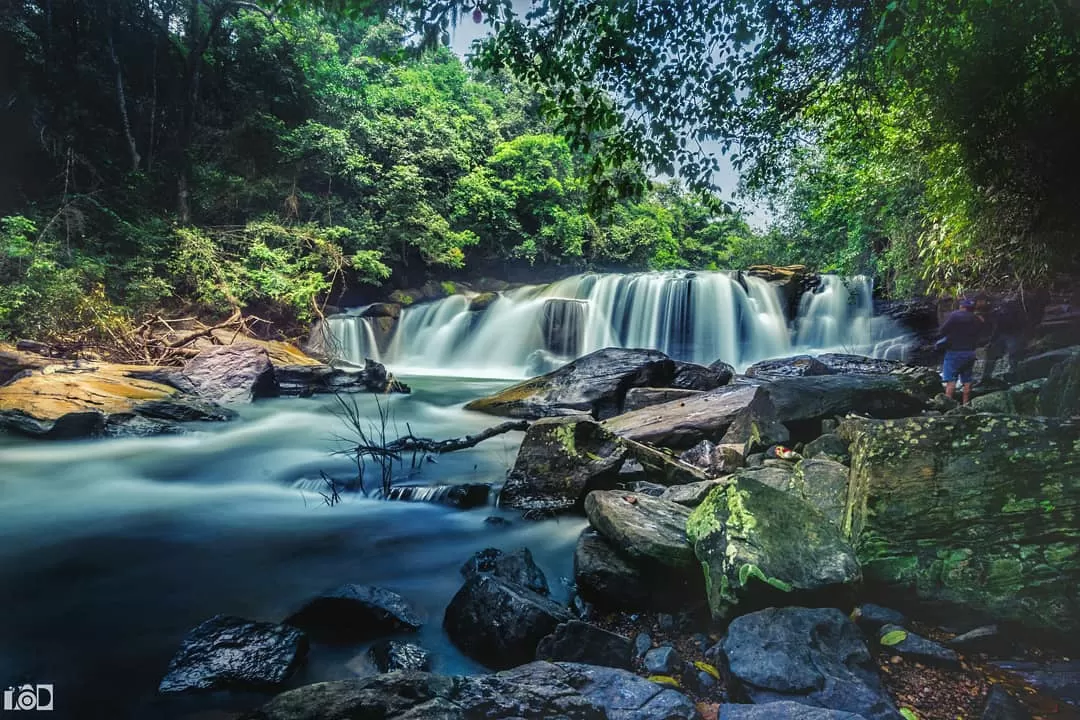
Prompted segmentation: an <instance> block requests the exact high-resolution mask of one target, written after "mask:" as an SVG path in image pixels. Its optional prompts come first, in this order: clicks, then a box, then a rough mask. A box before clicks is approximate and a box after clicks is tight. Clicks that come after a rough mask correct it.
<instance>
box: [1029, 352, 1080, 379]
mask: <svg viewBox="0 0 1080 720" xmlns="http://www.w3.org/2000/svg"><path fill="white" fill-rule="evenodd" d="M1077 356H1080V345H1076V346H1073V347H1067V348H1061V349H1059V350H1051V351H1050V352H1045V353H1042V354H1040V355H1033V356H1032V357H1029V358H1025V359H1024V360H1021V361H1020V362H1019V363H1018V365H1017V368H1016V382H1018V383H1024V382H1027V381H1028V380H1035V379H1038V378H1046V377H1050V373H1051V371H1053V369H1054V368H1055V367H1056V366H1057V365H1060V364H1061V363H1063V362H1065V361H1066V360H1070V359H1072V358H1074V357H1077Z"/></svg>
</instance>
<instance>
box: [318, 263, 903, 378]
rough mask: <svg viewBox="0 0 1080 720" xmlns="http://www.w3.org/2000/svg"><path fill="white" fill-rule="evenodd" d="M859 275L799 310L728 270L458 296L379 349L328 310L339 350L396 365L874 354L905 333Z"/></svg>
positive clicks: (434, 367)
mask: <svg viewBox="0 0 1080 720" xmlns="http://www.w3.org/2000/svg"><path fill="white" fill-rule="evenodd" d="M872 295H873V286H872V283H871V281H870V280H869V279H868V278H866V277H862V276H857V277H853V278H841V277H837V276H828V275H827V276H823V277H822V279H821V284H820V286H819V287H818V288H817V289H816V290H815V291H812V292H807V293H805V294H804V295H803V296H802V298H801V300H800V303H799V307H798V310H797V313H796V316H795V317H794V318H789V317H787V316H786V314H785V310H784V308H785V307H786V306H787V305H788V302H787V299H786V297H785V296H784V295H783V291H782V289H781V288H780V287H779V286H778V285H776V284H773V283H770V282H768V281H766V280H763V279H761V278H756V277H749V276H745V275H744V276H739V275H736V274H729V273H722V272H696V273H694V272H656V273H634V274H625V275H624V274H585V275H577V276H574V277H571V278H567V279H565V280H560V281H558V282H555V283H552V284H550V285H532V286H526V287H521V288H517V289H514V290H510V291H507V292H505V293H502V294H500V295H499V296H498V297H497V298H496V299H495V300H494V301H493V302H491V303H490V304H489V305H487V307H486V308H484V309H483V310H470V309H469V299H468V298H467V297H465V296H464V295H453V296H450V297H448V298H444V299H442V300H438V301H435V302H432V303H426V304H423V305H417V306H415V307H408V308H405V309H404V310H403V311H402V314H401V318H400V320H399V321H398V323H397V326H396V329H395V330H394V331H393V334H392V335H391V336H390V338H389V339H388V341H386V342H384V345H383V351H382V352H381V353H380V351H379V346H378V343H377V342H376V333H375V332H373V329H372V325H371V319H370V318H365V317H362V314H363V313H362V311H363V309H360V310H356V311H353V312H351V313H349V314H347V315H338V316H334V317H331V318H328V320H327V325H326V331H327V332H326V334H328V335H329V336H330V337H331V338H332V339H333V342H332V343H330V344H331V345H332V346H334V347H336V348H337V353H334V354H336V355H337V356H338V357H340V358H341V359H343V360H348V361H351V362H357V363H358V362H362V361H363V359H364V358H365V357H370V358H373V359H378V360H380V361H381V362H384V363H386V364H388V365H390V366H391V367H392V368H393V369H394V370H395V371H396V372H399V373H411V374H436V375H446V374H454V375H467V376H473V377H503V378H517V377H523V376H526V375H532V374H537V373H539V372H546V371H548V370H550V369H553V368H554V367H557V366H558V365H560V364H562V363H565V362H568V361H569V360H572V359H574V358H576V357H580V356H582V355H585V354H587V353H590V352H593V351H594V350H599V349H601V348H605V347H612V346H615V347H626V348H650V349H656V350H661V351H663V352H665V353H667V354H668V355H670V356H671V357H673V358H676V359H679V360H688V361H692V362H697V363H703V364H708V363H711V362H713V361H715V360H723V361H725V362H728V363H731V364H732V365H734V366H735V367H738V368H743V367H746V366H747V365H749V364H751V363H753V362H756V361H758V360H763V359H766V358H773V357H781V356H784V355H791V354H795V353H803V352H825V351H836V352H856V353H862V354H873V353H874V351H875V349H876V348H878V349H880V348H886V349H887V348H890V347H892V344H890V339H891V338H895V337H897V336H899V335H900V333H899V332H898V331H896V329H895V328H894V327H892V326H891V325H890V324H889V323H887V322H886V321H884V320H883V319H880V318H874V317H873V301H872Z"/></svg>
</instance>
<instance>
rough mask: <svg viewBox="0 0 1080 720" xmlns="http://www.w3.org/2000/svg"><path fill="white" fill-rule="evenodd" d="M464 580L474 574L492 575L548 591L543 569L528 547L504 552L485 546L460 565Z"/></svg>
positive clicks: (541, 591) (540, 590)
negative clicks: (485, 547)
mask: <svg viewBox="0 0 1080 720" xmlns="http://www.w3.org/2000/svg"><path fill="white" fill-rule="evenodd" d="M461 574H462V576H464V578H465V579H466V580H469V579H471V578H473V577H475V576H476V575H494V576H495V577H497V578H501V579H503V580H506V581H508V582H512V583H516V584H518V585H523V586H525V587H527V588H528V589H529V590H532V591H533V592H536V593H540V594H541V595H547V594H549V592H550V589H549V587H548V581H547V578H546V577H544V571H543V570H541V569H540V567H539V566H538V565H537V564H536V561H534V560H533V556H532V553H531V552H529V548H525V547H523V548H518V549H517V550H514V551H513V552H509V553H505V552H503V551H502V550H499V549H498V548H487V549H485V550H481V551H480V552H478V553H476V554H475V555H473V556H472V557H471V558H469V560H468V562H466V563H465V564H464V565H463V566H462V567H461Z"/></svg>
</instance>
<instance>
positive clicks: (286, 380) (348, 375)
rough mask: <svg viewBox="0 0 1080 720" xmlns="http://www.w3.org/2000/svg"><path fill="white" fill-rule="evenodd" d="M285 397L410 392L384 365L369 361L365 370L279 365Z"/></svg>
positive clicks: (278, 376) (282, 390)
mask: <svg viewBox="0 0 1080 720" xmlns="http://www.w3.org/2000/svg"><path fill="white" fill-rule="evenodd" d="M274 376H275V377H276V378H277V383H278V391H279V393H280V394H281V395H287V396H299V397H309V396H311V395H315V394H322V393H340V392H374V393H384V392H404V393H407V392H409V387H408V386H407V385H404V384H402V383H401V382H399V381H398V380H397V379H396V378H394V376H393V375H392V374H391V373H390V372H388V371H387V369H386V367H385V366H384V365H383V364H382V363H377V362H375V361H374V360H367V361H365V363H364V367H363V368H362V369H361V368H353V367H344V366H343V367H332V366H330V365H321V364H320V365H311V364H307V365H277V366H275V367H274Z"/></svg>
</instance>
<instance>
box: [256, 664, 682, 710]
mask: <svg viewBox="0 0 1080 720" xmlns="http://www.w3.org/2000/svg"><path fill="white" fill-rule="evenodd" d="M697 717H698V716H697V712H696V710H695V709H694V705H693V703H692V702H691V701H690V699H689V698H687V697H686V696H685V695H683V694H682V693H680V692H677V691H676V690H673V689H671V688H664V687H662V686H660V685H657V684H656V683H651V682H649V681H648V680H645V679H644V678H639V677H637V676H636V675H634V674H633V673H631V672H628V671H626V670H621V669H618V668H604V667H596V666H592V665H580V664H576V663H548V662H534V663H530V664H528V665H523V666H521V667H517V668H514V669H513V670H507V671H504V672H500V673H497V674H494V675H474V676H470V677H454V676H447V675H436V674H433V673H425V672H408V673H392V674H386V675H377V676H374V677H369V678H363V679H357V680H340V681H336V682H327V683H316V684H314V685H307V686H304V687H301V688H297V689H296V690H291V691H289V692H287V693H283V694H281V695H279V696H277V697H276V698H274V699H273V700H271V701H270V702H269V703H267V704H266V705H264V706H263V707H262V708H260V709H259V710H258V711H256V712H255V713H253V714H251V715H249V716H248V720H354V719H355V718H379V719H380V720H420V719H421V718H435V719H437V720H473V719H475V718H486V719H487V720H521V719H522V718H560V719H561V720H605V719H606V720H693V719H695V718H697Z"/></svg>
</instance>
